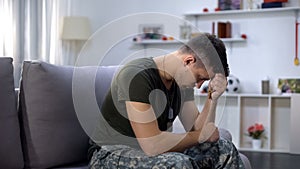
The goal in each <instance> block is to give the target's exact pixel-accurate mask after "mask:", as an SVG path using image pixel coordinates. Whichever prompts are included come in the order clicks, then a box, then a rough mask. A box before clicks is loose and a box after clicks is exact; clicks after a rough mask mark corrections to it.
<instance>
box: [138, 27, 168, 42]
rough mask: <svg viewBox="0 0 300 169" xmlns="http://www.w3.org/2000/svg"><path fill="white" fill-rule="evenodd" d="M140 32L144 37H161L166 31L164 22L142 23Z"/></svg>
mask: <svg viewBox="0 0 300 169" xmlns="http://www.w3.org/2000/svg"><path fill="white" fill-rule="evenodd" d="M139 32H140V34H142V39H161V38H162V36H163V33H164V26H163V24H140V25H139Z"/></svg>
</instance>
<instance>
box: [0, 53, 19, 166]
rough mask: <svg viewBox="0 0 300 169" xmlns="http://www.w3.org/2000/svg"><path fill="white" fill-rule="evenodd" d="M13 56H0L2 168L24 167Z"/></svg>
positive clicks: (0, 156)
mask: <svg viewBox="0 0 300 169" xmlns="http://www.w3.org/2000/svg"><path fill="white" fill-rule="evenodd" d="M12 61H13V60H12V58H3V57H2V58H0V138H1V139H0V168H11V169H13V168H23V165H24V163H23V155H22V148H21V139H20V128H19V121H18V115H17V104H16V97H15V89H14V77H13V65H12Z"/></svg>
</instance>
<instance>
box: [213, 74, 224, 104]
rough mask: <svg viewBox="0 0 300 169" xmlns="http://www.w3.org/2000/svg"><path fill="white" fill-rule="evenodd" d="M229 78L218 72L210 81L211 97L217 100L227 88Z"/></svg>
mask: <svg viewBox="0 0 300 169" xmlns="http://www.w3.org/2000/svg"><path fill="white" fill-rule="evenodd" d="M226 87H227V78H226V77H225V76H224V75H222V74H220V73H217V74H216V75H215V77H214V78H213V79H212V80H211V81H210V83H209V98H210V99H212V100H217V99H218V98H219V97H220V96H221V95H222V94H223V93H224V91H225V90H226Z"/></svg>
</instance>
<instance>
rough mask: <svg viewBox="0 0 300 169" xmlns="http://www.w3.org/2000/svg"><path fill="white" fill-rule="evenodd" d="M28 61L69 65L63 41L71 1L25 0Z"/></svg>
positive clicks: (25, 43) (25, 55) (25, 38)
mask: <svg viewBox="0 0 300 169" xmlns="http://www.w3.org/2000/svg"><path fill="white" fill-rule="evenodd" d="M23 3H24V4H22V6H23V8H24V18H22V20H24V51H23V53H24V60H42V61H46V62H49V63H53V64H68V59H67V58H66V57H63V48H62V47H63V44H62V41H61V40H60V32H61V25H62V17H63V16H66V15H70V0H23Z"/></svg>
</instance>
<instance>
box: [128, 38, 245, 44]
mask: <svg viewBox="0 0 300 169" xmlns="http://www.w3.org/2000/svg"><path fill="white" fill-rule="evenodd" d="M221 40H222V41H223V42H224V43H227V42H229V43H233V42H244V41H246V39H243V38H221ZM187 41H188V40H179V41H177V40H142V41H137V42H133V43H134V44H136V45H155V44H157V45H160V44H161V45H164V44H182V43H186V42H187Z"/></svg>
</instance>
